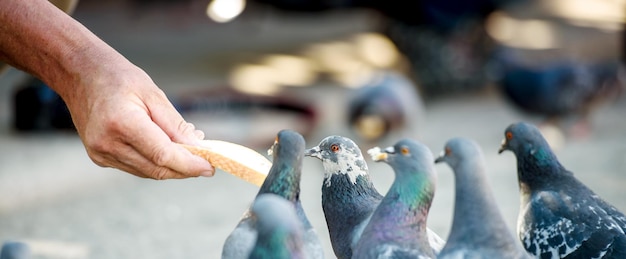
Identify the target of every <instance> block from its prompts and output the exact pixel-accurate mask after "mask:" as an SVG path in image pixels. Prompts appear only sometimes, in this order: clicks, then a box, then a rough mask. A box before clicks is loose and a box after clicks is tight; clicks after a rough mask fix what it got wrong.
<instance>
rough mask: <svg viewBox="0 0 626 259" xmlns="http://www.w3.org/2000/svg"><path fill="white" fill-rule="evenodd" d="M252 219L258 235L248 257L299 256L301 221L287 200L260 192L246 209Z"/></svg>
mask: <svg viewBox="0 0 626 259" xmlns="http://www.w3.org/2000/svg"><path fill="white" fill-rule="evenodd" d="M250 213H251V215H252V217H254V218H255V219H256V225H255V229H256V230H257V232H258V236H257V239H256V242H255V244H254V247H253V248H252V252H250V256H249V257H248V258H249V259H300V258H304V255H303V254H302V234H303V231H304V230H303V228H302V224H301V223H300V221H299V220H298V215H296V211H295V209H294V207H293V205H292V204H291V202H289V201H288V200H286V199H284V198H283V197H281V196H278V195H276V194H272V193H264V194H261V195H259V196H257V198H256V199H255V200H254V203H253V204H252V207H251V208H250Z"/></svg>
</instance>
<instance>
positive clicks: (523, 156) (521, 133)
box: [500, 122, 626, 258]
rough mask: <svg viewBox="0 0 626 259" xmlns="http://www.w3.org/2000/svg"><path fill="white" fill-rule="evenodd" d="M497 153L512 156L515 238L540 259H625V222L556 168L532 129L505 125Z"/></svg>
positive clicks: (526, 126) (584, 187) (524, 126)
mask: <svg viewBox="0 0 626 259" xmlns="http://www.w3.org/2000/svg"><path fill="white" fill-rule="evenodd" d="M504 136H505V139H504V141H503V143H502V147H501V148H500V152H503V151H504V150H510V151H512V152H513V153H514V154H515V156H516V157H517V177H518V180H519V187H520V195H521V204H520V214H519V217H518V230H517V231H518V235H519V238H520V239H521V241H522V244H523V245H524V248H526V250H527V251H528V252H530V253H531V254H533V255H535V256H537V257H541V258H626V235H625V234H624V230H625V229H626V217H624V214H623V213H621V212H619V211H618V210H617V209H616V208H615V207H613V206H612V205H610V204H608V203H607V202H606V201H604V200H602V198H600V197H599V196H598V195H596V194H595V193H594V192H593V191H592V190H591V189H589V188H588V187H587V186H585V185H584V184H583V183H582V182H580V181H579V180H578V179H576V178H575V177H574V175H573V173H572V172H570V171H568V170H567V169H565V167H563V166H562V165H561V163H560V162H559V160H558V159H557V157H556V155H555V154H554V153H553V152H552V150H551V149H550V146H549V145H548V144H547V143H546V140H545V139H544V138H543V136H542V135H541V133H540V132H539V130H538V129H537V127H535V126H534V125H531V124H528V123H524V122H520V123H515V124H512V125H510V126H509V127H507V128H506V130H505V133H504Z"/></svg>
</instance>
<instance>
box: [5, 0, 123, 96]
mask: <svg viewBox="0 0 626 259" xmlns="http://www.w3.org/2000/svg"><path fill="white" fill-rule="evenodd" d="M0 59H2V60H3V61H4V62H7V63H8V64H10V65H13V66H14V67H16V68H18V69H21V70H24V71H26V72H28V73H31V74H33V75H35V76H37V77H38V78H40V79H41V80H43V81H44V82H46V83H47V84H48V85H49V86H50V87H51V88H53V89H54V90H55V91H57V92H58V93H59V94H60V95H61V96H62V97H63V99H64V100H65V101H66V102H67V101H69V100H73V99H81V97H79V98H77V96H75V95H81V94H84V90H85V89H77V88H78V87H80V86H81V85H91V84H88V83H87V82H86V81H87V80H97V76H100V75H102V73H103V69H106V68H107V66H116V65H118V64H123V63H128V61H127V60H125V58H124V57H122V56H121V55H120V54H119V53H117V52H116V51H115V50H114V49H112V48H111V47H109V46H108V45H107V44H106V43H104V42H103V41H102V40H100V39H99V38H98V37H97V36H95V35H94V34H93V33H91V32H90V31H89V30H88V29H87V28H85V27H84V26H83V25H82V24H80V23H79V22H77V21H75V20H74V19H72V18H71V17H70V16H69V15H67V14H65V13H64V12H63V11H61V10H59V9H58V8H56V7H55V6H54V5H52V4H51V3H49V2H48V1H46V0H2V1H0ZM126 66H129V67H131V66H130V64H126ZM109 70H110V71H113V70H114V69H113V68H110V69H109ZM90 75H92V76H93V77H92V78H88V77H89V76H90Z"/></svg>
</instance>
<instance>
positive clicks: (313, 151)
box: [304, 147, 322, 160]
mask: <svg viewBox="0 0 626 259" xmlns="http://www.w3.org/2000/svg"><path fill="white" fill-rule="evenodd" d="M321 151H322V150H321V149H320V147H312V148H309V149H307V150H305V151H304V156H310V157H315V158H317V159H320V160H321V159H322V154H321Z"/></svg>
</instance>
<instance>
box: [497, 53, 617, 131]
mask: <svg viewBox="0 0 626 259" xmlns="http://www.w3.org/2000/svg"><path fill="white" fill-rule="evenodd" d="M502 53H504V54H501V55H500V56H501V57H499V59H498V60H499V62H500V63H501V64H500V68H501V69H502V71H501V75H500V79H499V85H500V88H501V90H502V92H503V94H504V96H505V97H506V98H507V99H508V100H509V101H510V102H511V103H512V104H513V105H514V106H515V107H517V108H518V109H519V110H521V111H522V112H524V113H526V114H530V115H534V116H540V117H542V118H543V119H544V120H545V123H547V124H553V125H555V126H559V127H560V126H562V125H560V124H561V123H562V122H564V121H565V120H566V119H574V121H575V122H577V124H576V125H574V126H577V125H579V126H578V128H580V130H581V131H582V130H585V131H588V130H586V129H585V128H588V127H590V126H589V125H587V124H589V122H588V120H589V116H591V113H592V112H593V111H594V110H595V109H597V108H598V107H599V105H600V104H602V103H606V102H608V101H610V100H613V99H615V98H616V97H618V96H619V95H620V94H621V93H622V92H623V86H622V83H621V80H620V76H619V75H620V68H619V67H620V65H619V64H618V63H617V62H608V61H607V62H604V63H589V62H587V63H584V62H583V61H573V60H562V61H555V62H552V63H547V64H542V65H531V64H526V63H524V62H522V61H521V60H519V59H520V58H519V57H516V56H515V55H514V54H511V53H509V51H506V50H503V51H502ZM573 129H576V128H573ZM581 133H585V132H581Z"/></svg>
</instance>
